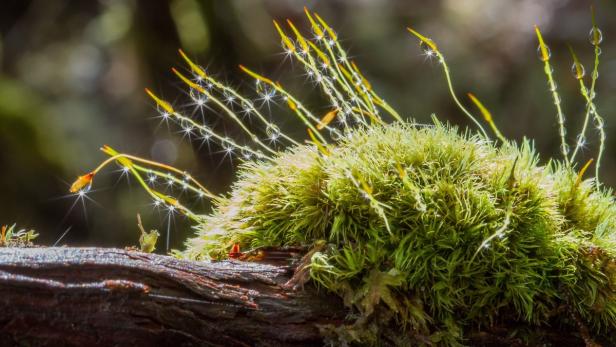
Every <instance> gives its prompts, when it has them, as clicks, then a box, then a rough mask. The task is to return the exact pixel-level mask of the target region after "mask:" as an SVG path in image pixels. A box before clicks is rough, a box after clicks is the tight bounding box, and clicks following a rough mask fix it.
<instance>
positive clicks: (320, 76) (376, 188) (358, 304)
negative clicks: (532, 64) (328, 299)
mask: <svg viewBox="0 0 616 347" xmlns="http://www.w3.org/2000/svg"><path fill="white" fill-rule="evenodd" d="M305 12H306V17H307V19H308V21H309V22H310V26H311V29H312V32H311V34H310V36H309V37H313V34H314V39H310V38H308V37H306V36H304V35H302V34H301V32H300V31H299V30H298V29H297V28H296V27H295V25H294V24H293V23H292V22H291V21H287V27H285V28H286V29H285V28H283V27H281V26H280V25H279V24H278V23H277V22H274V25H275V27H276V29H277V31H278V33H279V35H280V38H281V42H282V45H283V48H284V50H285V53H286V54H288V55H289V56H291V57H292V58H293V59H295V60H296V61H298V62H299V63H300V66H302V67H303V69H304V70H305V72H306V75H307V76H309V79H311V80H312V81H313V82H314V83H316V85H318V86H319V87H320V89H321V90H322V91H323V94H324V96H325V98H326V99H327V104H326V105H327V108H328V109H329V111H328V112H327V113H326V114H325V115H324V116H322V117H320V116H317V115H315V114H314V113H313V112H311V111H310V110H309V109H308V108H307V107H306V106H305V105H303V104H302V103H301V102H300V101H299V100H298V98H296V97H295V96H294V95H292V94H291V93H289V92H288V91H287V90H286V89H285V88H284V87H282V85H281V84H280V83H278V82H276V81H274V80H272V79H270V78H267V77H265V76H262V75H260V74H258V73H256V72H254V71H252V70H250V69H248V68H246V67H244V66H240V68H241V70H243V71H244V72H245V73H246V74H248V75H249V76H250V77H251V78H252V79H254V81H255V83H256V90H257V93H259V94H260V96H261V98H260V100H262V101H263V103H268V102H270V101H273V100H274V99H276V100H277V101H280V102H281V103H283V104H286V105H287V106H288V107H289V110H290V111H291V112H292V113H294V114H295V115H296V116H297V117H298V119H300V120H301V122H303V124H304V125H305V126H306V127H307V129H308V133H309V136H310V140H311V143H312V144H311V145H310V146H306V145H302V144H300V143H299V142H297V141H296V140H295V139H293V138H291V137H289V136H287V135H286V134H284V133H283V132H281V131H280V129H279V128H278V126H277V125H276V124H274V123H272V122H271V121H269V120H268V119H270V117H269V116H266V115H264V114H263V113H262V110H260V109H259V108H258V107H255V103H254V101H253V100H251V99H250V98H247V97H245V96H243V95H242V94H240V93H239V92H237V91H236V90H235V89H233V88H231V87H229V86H227V85H225V84H224V83H221V82H220V81H218V80H217V79H216V78H214V77H213V76H212V75H211V74H209V73H206V71H205V69H204V68H202V67H201V66H199V65H197V64H195V63H194V62H193V61H191V60H190V59H189V58H188V57H187V56H186V54H185V53H184V52H182V51H180V55H181V56H182V58H183V59H184V60H185V61H186V63H187V64H188V67H189V68H190V75H186V74H184V73H182V72H180V71H179V70H177V69H173V72H174V73H175V74H176V75H177V76H178V77H179V78H180V80H182V81H183V82H184V84H185V85H186V86H187V87H188V89H189V90H188V92H187V94H189V95H190V97H191V98H192V100H193V102H194V104H195V105H197V109H196V110H201V108H202V106H203V105H204V104H205V103H208V105H209V106H208V107H206V108H207V109H215V110H218V111H220V112H221V113H223V114H225V115H227V116H228V117H229V118H230V119H231V120H233V121H234V122H235V123H236V124H237V125H238V126H239V127H240V128H241V129H242V131H243V132H244V133H245V135H246V137H247V139H249V140H250V141H249V143H244V142H241V141H237V140H235V139H232V138H229V137H228V136H225V135H221V134H218V133H216V132H215V131H214V130H213V129H212V128H210V127H209V126H207V125H205V124H202V123H200V122H199V121H197V120H195V119H193V118H192V117H191V116H190V115H189V114H195V110H192V111H191V112H189V113H184V111H182V110H178V109H176V108H175V107H174V106H173V104H172V103H169V102H168V101H165V100H163V99H161V98H159V97H158V96H156V95H155V94H154V93H153V92H152V91H150V90H147V89H146V91H147V93H148V94H149V95H150V97H152V99H153V100H154V101H155V103H156V105H157V107H158V109H159V112H160V116H161V119H162V120H163V121H165V122H166V121H175V122H177V123H178V124H179V125H180V126H181V127H182V131H183V132H184V133H185V134H187V135H190V134H193V133H198V134H199V136H200V138H202V139H203V141H208V143H209V141H212V142H214V143H216V144H217V145H219V146H220V147H221V149H222V150H224V151H225V154H227V155H232V154H234V153H239V154H240V157H241V158H242V160H244V164H243V165H242V166H241V168H240V171H239V172H240V174H239V178H238V181H237V182H236V183H235V185H234V186H233V190H232V191H231V193H230V194H229V195H227V196H217V195H215V194H213V193H211V192H210V191H209V190H207V189H206V188H205V187H204V186H203V185H201V184H200V183H199V182H198V181H196V180H195V179H194V178H193V177H192V176H191V175H189V174H188V173H186V172H184V171H182V170H179V169H177V168H173V167H170V166H169V165H166V164H163V163H157V162H154V161H151V160H147V159H143V158H139V157H135V156H132V155H129V154H123V153H120V152H117V151H115V150H114V149H112V148H111V147H108V146H104V147H103V148H102V150H103V152H105V153H106V154H108V155H109V156H110V158H108V159H107V160H105V161H104V162H102V163H101V164H100V165H99V166H98V167H97V168H96V169H94V170H93V171H91V172H89V173H87V174H85V175H83V176H80V177H78V178H77V180H76V181H75V183H74V184H73V185H72V186H71V191H72V192H74V193H77V194H85V193H87V191H88V190H89V188H90V186H91V184H92V179H93V178H94V176H95V175H96V173H97V172H99V171H100V170H101V169H102V168H103V167H104V166H106V165H107V164H110V163H113V162H115V163H117V164H120V165H121V166H122V167H123V168H124V170H125V171H126V172H130V173H131V174H132V175H133V176H134V177H135V178H136V180H137V182H139V184H140V185H141V186H142V187H143V188H144V190H145V191H146V192H147V193H148V194H149V195H150V196H151V197H152V198H153V199H154V205H155V206H157V207H164V208H165V209H167V211H168V212H169V213H170V214H172V213H176V212H179V213H182V214H184V215H185V216H187V217H188V218H189V219H191V220H192V221H193V222H194V223H195V224H196V228H197V230H198V235H197V236H196V237H195V238H193V239H190V240H189V241H188V242H187V249H186V250H185V251H184V252H177V251H176V252H175V254H176V255H178V256H181V257H187V258H191V259H197V260H206V261H209V260H211V259H222V258H227V257H240V256H241V252H240V248H241V249H242V250H255V249H258V248H259V247H272V246H287V245H291V246H305V247H312V249H311V252H310V253H309V254H311V258H310V259H309V261H308V262H307V263H306V264H301V265H300V266H301V268H300V269H299V270H300V272H299V273H300V274H305V273H306V272H309V274H310V276H311V278H312V280H313V281H314V282H316V283H317V284H319V285H321V286H322V287H324V288H325V289H327V290H328V291H332V292H334V293H337V294H339V295H340V296H341V297H342V298H344V301H345V303H346V304H347V305H348V306H349V307H350V311H349V319H348V324H346V325H343V326H339V327H333V326H330V327H322V329H323V334H324V335H325V336H329V337H331V338H333V339H334V340H332V342H334V343H335V342H338V343H341V344H348V343H350V342H351V343H352V342H356V343H359V344H384V345H400V346H407V345H410V344H418V343H419V344H430V343H432V344H439V345H456V344H459V343H463V342H464V339H465V338H467V337H469V336H470V335H471V334H473V333H475V332H478V331H481V328H482V327H485V326H490V325H497V326H498V324H499V323H504V324H503V325H504V326H512V324H507V323H511V322H512V321H513V322H523V323H526V324H525V326H524V327H523V328H521V329H518V330H517V331H513V332H509V333H508V335H509V336H510V337H511V336H515V337H516V338H517V337H522V338H526V341H527V342H528V343H532V344H540V343H541V341H540V340H541V334H540V333H539V334H537V332H536V331H534V330H535V328H537V327H540V326H542V325H547V324H559V325H564V326H565V327H567V329H569V328H570V327H573V326H576V327H577V328H579V331H580V335H581V337H582V338H584V339H585V341H587V343H588V344H591V343H592V336H590V333H588V330H589V329H588V328H590V331H591V333H594V334H603V333H607V332H610V331H613V330H614V329H616V206H614V200H613V197H612V193H611V191H609V190H606V189H604V188H602V187H601V185H600V183H599V182H600V181H599V178H598V174H599V167H600V160H601V155H602V153H603V148H604V144H605V133H604V131H603V118H601V116H600V115H599V114H598V111H597V108H596V106H595V104H594V101H593V99H594V94H595V82H596V80H597V78H598V73H597V69H598V64H599V54H600V52H601V50H600V48H599V43H600V41H601V40H600V39H599V38H600V35H598V34H599V33H600V31H599V29H598V28H597V26H596V24H595V23H594V19H593V26H592V33H593V35H592V36H591V44H592V45H593V47H594V49H595V63H594V66H593V73H592V75H591V82H590V87H587V84H586V82H585V81H584V75H583V73H580V71H582V68H581V65H580V64H579V61H578V60H577V57H576V56H575V53H573V50H571V51H572V56H573V59H574V67H575V69H576V71H577V73H576V74H575V78H576V79H577V80H578V82H579V84H580V93H581V95H582V96H583V97H584V99H585V101H586V112H585V116H584V123H583V127H582V131H581V132H580V133H579V135H578V136H577V139H578V141H577V143H576V144H575V147H573V151H570V147H569V143H568V141H567V138H566V136H565V134H566V131H565V130H566V129H565V122H564V116H563V115H562V108H561V105H560V96H559V95H558V93H557V89H556V87H555V82H554V78H553V75H552V67H551V63H550V56H549V54H547V52H548V48H547V46H546V44H545V42H544V40H543V37H542V36H541V32H540V30H539V28H538V27H536V28H535V31H536V34H537V38H538V41H539V48H540V52H541V57H540V58H541V61H542V62H543V65H544V71H545V74H546V77H547V79H548V83H549V85H550V90H551V94H552V99H553V102H554V104H555V106H556V119H557V122H558V128H559V136H560V139H561V153H562V161H550V162H548V164H547V165H543V166H542V165H539V159H538V157H537V155H536V154H535V153H534V151H533V149H532V146H531V144H530V143H529V142H527V141H525V142H523V143H522V144H521V145H518V144H516V143H514V142H511V141H508V140H507V139H506V138H505V137H504V136H503V135H502V133H501V132H500V131H499V130H498V128H497V126H496V124H495V123H494V121H493V118H492V115H491V113H490V112H489V111H488V110H487V108H486V107H485V106H483V105H482V104H481V102H480V101H479V100H478V99H477V98H476V97H475V96H474V95H472V94H469V97H470V99H471V101H472V102H473V103H474V104H475V105H476V107H477V108H478V109H479V111H480V112H481V114H482V116H483V118H484V120H485V121H486V122H487V123H488V125H489V126H490V128H491V129H492V131H493V132H494V133H495V135H496V138H498V140H499V143H500V144H499V145H497V144H496V142H493V141H491V140H489V137H488V135H487V133H486V132H485V131H484V129H483V127H482V125H481V123H480V122H479V121H478V120H477V119H476V118H475V117H474V116H473V115H472V114H471V112H470V111H469V110H467V109H466V108H465V107H464V105H462V103H461V102H460V100H459V99H458V97H457V96H456V92H455V91H454V88H453V83H452V79H451V74H450V69H449V67H448V65H447V63H446V61H445V57H444V56H443V54H442V53H441V51H440V50H439V48H438V46H437V45H436V43H435V42H434V41H432V40H431V39H429V38H428V37H426V36H424V35H422V34H420V33H418V32H417V31H415V30H414V29H411V28H408V30H409V32H410V33H411V34H412V35H413V36H414V37H416V38H417V39H419V41H420V46H421V47H422V49H424V50H425V52H424V53H425V55H426V57H430V58H433V59H436V61H437V62H438V63H439V65H440V66H441V67H442V69H443V72H444V76H445V81H446V82H447V85H448V87H449V92H450V94H451V97H452V99H453V101H454V103H456V104H457V106H458V107H459V108H460V110H461V111H462V112H463V113H464V114H466V115H467V116H468V117H469V118H470V120H471V121H472V122H473V123H474V124H475V125H476V126H477V127H478V129H479V132H478V133H477V134H471V133H468V132H467V133H464V134H460V133H458V132H457V130H456V129H454V128H451V127H448V126H446V125H443V124H441V123H439V122H438V121H437V120H434V125H431V126H426V125H423V126H419V125H416V124H410V123H408V121H405V120H404V119H403V118H402V117H401V116H400V114H399V113H398V112H397V111H396V110H395V109H394V108H393V107H391V106H390V105H389V104H388V103H387V102H385V100H384V99H383V98H381V97H380V96H378V94H377V93H376V92H375V91H374V90H373V89H372V85H371V84H370V83H369V82H368V81H367V80H366V79H365V77H364V76H363V74H362V73H361V71H360V70H359V69H358V67H357V66H356V65H355V63H354V62H352V61H350V60H349V59H348V55H347V54H346V52H345V51H344V50H343V49H342V47H341V45H340V42H339V41H338V38H337V37H338V36H337V34H336V33H335V31H334V30H333V29H332V28H331V27H330V26H329V25H328V24H327V23H326V22H325V21H324V20H323V19H322V18H321V17H320V16H318V15H317V14H316V13H311V12H310V11H308V10H307V9H305ZM289 33H292V36H289V35H288V34H289ZM242 115H246V116H250V117H252V118H253V120H254V121H255V122H259V123H261V124H262V125H263V130H264V131H262V132H253V130H251V129H250V127H249V126H248V123H247V122H245V121H243V120H242V119H243V117H242ZM385 117H387V118H385ZM388 118H391V119H393V120H394V121H393V123H392V124H389V125H387V123H386V122H387V121H386V119H388ZM334 119H336V121H335V122H334V121H333V120H334ZM591 120H592V121H593V122H594V123H595V124H594V125H595V127H596V128H597V130H598V132H599V151H598V155H597V157H596V165H595V177H594V178H593V179H592V180H586V181H585V180H583V179H582V178H583V176H584V172H585V171H586V169H587V168H588V167H589V165H590V162H589V163H587V164H586V165H584V166H582V168H581V169H580V170H579V172H577V170H578V168H577V167H576V166H577V162H576V161H575V157H576V154H577V153H578V152H579V151H580V150H581V148H582V147H583V145H584V141H585V131H586V128H587V126H588V125H589V123H590V121H591ZM262 133H265V135H267V137H266V138H263V134H262ZM272 142H281V143H284V144H287V145H288V147H287V148H288V149H287V150H285V151H279V150H278V149H277V148H273V147H271V145H268V144H267V143H270V144H271V143H272ZM570 152H572V153H570ZM146 176H147V179H146ZM157 179H162V180H164V181H165V182H168V184H167V185H165V190H164V191H162V190H160V186H159V185H157V184H156V181H157ZM174 186H175V187H179V188H178V189H181V191H179V192H178V191H175V194H176V195H173V194H174V190H173V187H174ZM183 193H186V194H185V195H184V196H182V194H183ZM186 195H188V196H191V195H192V196H195V197H197V198H199V199H201V198H204V197H207V198H210V199H212V202H213V204H214V206H215V210H214V212H212V213H211V214H208V215H204V214H200V213H196V212H193V211H192V210H191V209H190V206H189V205H186V204H185V201H186V198H185V196H186ZM174 196H177V198H176V197H174ZM180 196H181V197H182V201H180ZM167 236H168V234H167ZM167 240H168V238H167ZM306 270H308V271H306ZM297 277H302V276H297ZM297 277H296V278H297ZM612 342H613V343H616V341H614V340H613V338H612Z"/></svg>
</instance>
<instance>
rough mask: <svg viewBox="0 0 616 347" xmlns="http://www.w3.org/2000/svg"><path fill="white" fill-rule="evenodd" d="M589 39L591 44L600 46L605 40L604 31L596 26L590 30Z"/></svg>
mask: <svg viewBox="0 0 616 347" xmlns="http://www.w3.org/2000/svg"><path fill="white" fill-rule="evenodd" d="M588 41H590V44H591V45H593V46H598V45H599V44H600V43H601V41H603V33H602V32H601V29H599V28H596V27H593V28H592V29H590V32H589V33H588Z"/></svg>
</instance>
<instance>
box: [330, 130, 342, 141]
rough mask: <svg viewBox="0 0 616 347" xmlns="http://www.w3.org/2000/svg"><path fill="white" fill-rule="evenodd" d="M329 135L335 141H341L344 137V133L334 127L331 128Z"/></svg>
mask: <svg viewBox="0 0 616 347" xmlns="http://www.w3.org/2000/svg"><path fill="white" fill-rule="evenodd" d="M329 136H331V138H332V139H333V140H334V141H340V140H342V139H343V138H344V135H343V134H342V133H341V132H340V131H338V130H336V129H334V128H330V129H329Z"/></svg>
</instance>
